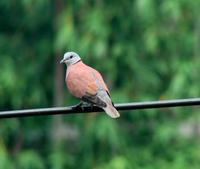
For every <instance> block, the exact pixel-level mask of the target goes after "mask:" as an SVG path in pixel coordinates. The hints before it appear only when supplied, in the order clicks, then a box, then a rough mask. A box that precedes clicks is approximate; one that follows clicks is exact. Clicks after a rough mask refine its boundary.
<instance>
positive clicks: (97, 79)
mask: <svg viewBox="0 0 200 169" xmlns="http://www.w3.org/2000/svg"><path fill="white" fill-rule="evenodd" d="M60 63H65V64H66V65H67V70H66V79H65V81H66V84H67V87H68V89H69V91H70V93H71V94H72V95H74V96H75V97H77V98H80V99H81V100H83V101H85V102H88V103H92V104H94V105H96V106H98V107H100V108H102V109H103V110H104V111H105V112H106V113H107V114H108V115H109V116H110V117H112V118H117V117H119V116H120V114H119V112H118V111H117V110H116V109H115V107H114V105H113V103H112V100H111V98H110V94H109V90H108V87H107V86H106V84H105V82H104V80H103V78H102V76H101V74H100V73H99V72H98V71H97V70H95V69H93V68H92V67H90V66H87V65H86V64H84V63H83V62H82V61H81V58H80V56H79V55H78V54H77V53H75V52H67V53H65V54H64V57H63V59H62V60H61V61H60Z"/></svg>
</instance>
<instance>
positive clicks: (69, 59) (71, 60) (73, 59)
mask: <svg viewBox="0 0 200 169" xmlns="http://www.w3.org/2000/svg"><path fill="white" fill-rule="evenodd" d="M80 60H81V58H80V56H79V55H78V54H77V53H75V52H66V53H65V54H64V56H63V59H62V60H61V61H60V63H65V64H66V65H67V66H70V65H73V64H75V63H77V62H78V61H80Z"/></svg>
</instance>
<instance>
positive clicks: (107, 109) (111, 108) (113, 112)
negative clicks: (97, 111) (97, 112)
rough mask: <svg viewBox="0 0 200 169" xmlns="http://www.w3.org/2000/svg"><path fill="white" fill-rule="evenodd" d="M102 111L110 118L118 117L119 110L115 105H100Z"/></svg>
mask: <svg viewBox="0 0 200 169" xmlns="http://www.w3.org/2000/svg"><path fill="white" fill-rule="evenodd" d="M102 108H103V109H104V111H105V112H106V113H107V114H108V115H109V116H110V117H112V118H118V117H120V114H119V112H118V111H117V110H116V109H115V107H114V106H113V105H112V104H107V106H106V107H102Z"/></svg>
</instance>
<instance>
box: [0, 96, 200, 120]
mask: <svg viewBox="0 0 200 169" xmlns="http://www.w3.org/2000/svg"><path fill="white" fill-rule="evenodd" d="M198 105H200V98H189V99H175V100H159V101H145V102H133V103H118V104H115V107H116V109H117V110H137V109H154V108H167V107H182V106H198ZM101 111H103V110H102V109H101V108H99V107H97V106H83V107H78V106H69V107H52V108H39V109H24V110H11V111H0V118H13V117H27V116H39V115H57V114H73V113H92V112H101Z"/></svg>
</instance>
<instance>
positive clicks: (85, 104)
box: [75, 101, 93, 111]
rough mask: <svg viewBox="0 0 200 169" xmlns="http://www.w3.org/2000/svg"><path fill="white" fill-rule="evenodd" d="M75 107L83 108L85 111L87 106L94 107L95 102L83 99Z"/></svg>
mask: <svg viewBox="0 0 200 169" xmlns="http://www.w3.org/2000/svg"><path fill="white" fill-rule="evenodd" d="M75 107H76V108H78V109H81V110H82V111H83V110H84V109H85V107H91V108H93V104H92V103H87V102H83V101H81V102H80V103H78V104H77V105H75Z"/></svg>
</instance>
